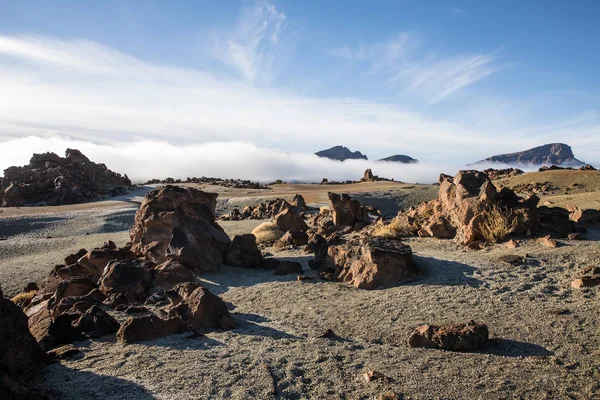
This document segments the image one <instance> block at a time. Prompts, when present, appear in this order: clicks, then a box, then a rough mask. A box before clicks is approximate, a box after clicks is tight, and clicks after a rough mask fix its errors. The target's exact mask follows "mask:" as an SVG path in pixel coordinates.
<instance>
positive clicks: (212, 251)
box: [129, 186, 231, 271]
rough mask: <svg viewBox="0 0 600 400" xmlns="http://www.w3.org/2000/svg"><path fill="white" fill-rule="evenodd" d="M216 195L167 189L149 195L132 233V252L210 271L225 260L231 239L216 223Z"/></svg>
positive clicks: (160, 260) (142, 205)
mask: <svg viewBox="0 0 600 400" xmlns="http://www.w3.org/2000/svg"><path fill="white" fill-rule="evenodd" d="M216 199H217V194H216V193H205V192H202V191H200V190H197V189H193V188H181V187H176V186H163V187H160V188H158V189H156V190H153V191H152V192H150V193H148V194H146V197H145V198H144V201H143V202H142V204H141V206H140V209H139V210H138V211H137V213H136V215H135V221H134V225H133V228H132V229H131V231H130V234H129V235H130V238H131V242H132V245H131V251H132V252H133V253H134V254H135V255H136V256H138V257H144V258H146V259H148V260H151V261H153V262H154V263H156V264H162V263H164V262H165V261H168V260H173V261H177V262H180V263H181V264H183V265H185V266H187V267H189V268H192V269H195V270H197V271H209V270H214V269H216V268H217V267H218V266H219V265H221V264H222V263H223V261H224V258H225V254H226V252H227V248H228V247H229V244H230V242H231V240H230V239H229V236H227V234H226V233H225V231H223V229H222V228H221V227H220V226H219V225H218V224H217V223H216V222H215V206H216Z"/></svg>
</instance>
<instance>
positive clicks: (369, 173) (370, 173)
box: [360, 168, 394, 182]
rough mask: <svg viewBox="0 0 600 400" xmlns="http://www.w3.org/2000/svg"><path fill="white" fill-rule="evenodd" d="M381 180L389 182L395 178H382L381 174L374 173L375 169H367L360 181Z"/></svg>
mask: <svg viewBox="0 0 600 400" xmlns="http://www.w3.org/2000/svg"><path fill="white" fill-rule="evenodd" d="M379 181H388V182H393V181H394V180H393V179H387V178H382V177H380V176H377V175H373V171H371V169H370V168H369V169H367V170H365V173H364V174H363V177H362V179H361V180H360V182H379Z"/></svg>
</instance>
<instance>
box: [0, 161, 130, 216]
mask: <svg viewBox="0 0 600 400" xmlns="http://www.w3.org/2000/svg"><path fill="white" fill-rule="evenodd" d="M130 187H131V181H130V180H129V178H127V175H124V176H122V175H121V174H118V173H116V172H113V171H111V170H109V169H108V168H107V167H106V165H104V164H97V163H94V162H92V161H90V160H89V159H88V158H87V157H86V156H84V155H83V154H82V153H81V152H80V151H79V150H74V149H67V151H66V157H64V158H62V157H59V156H58V155H56V154H54V153H45V154H34V155H33V157H31V160H30V161H29V164H28V165H26V166H23V167H9V168H7V169H5V170H4V178H3V179H2V180H1V181H0V205H1V206H3V207H19V206H25V205H33V204H42V205H43V204H51V205H57V204H74V203H83V202H88V201H92V200H96V199H99V198H102V197H106V196H114V195H118V194H123V193H125V191H126V190H127V189H128V188H130Z"/></svg>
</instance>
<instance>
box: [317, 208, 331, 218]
mask: <svg viewBox="0 0 600 400" xmlns="http://www.w3.org/2000/svg"><path fill="white" fill-rule="evenodd" d="M329 213H330V210H329V207H320V208H319V214H321V215H322V216H324V217H327V216H329Z"/></svg>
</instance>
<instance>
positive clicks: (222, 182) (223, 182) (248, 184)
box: [144, 176, 270, 189]
mask: <svg viewBox="0 0 600 400" xmlns="http://www.w3.org/2000/svg"><path fill="white" fill-rule="evenodd" d="M180 183H196V184H203V185H214V186H222V187H230V188H236V189H270V188H269V187H267V186H265V185H261V184H260V183H258V182H252V181H249V180H243V179H221V178H207V177H205V176H203V177H201V178H197V177H193V178H190V177H187V178H186V179H173V178H166V179H151V180H149V181H147V182H146V183H144V185H158V184H166V185H177V184H180Z"/></svg>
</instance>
